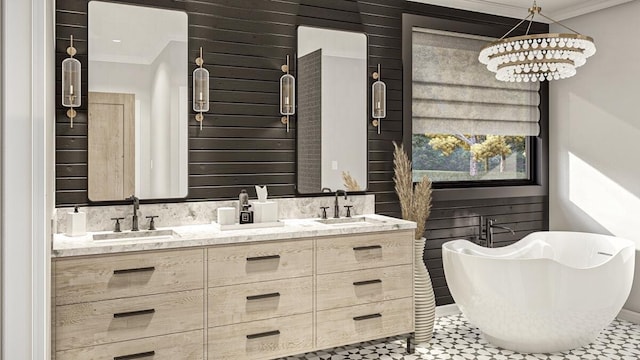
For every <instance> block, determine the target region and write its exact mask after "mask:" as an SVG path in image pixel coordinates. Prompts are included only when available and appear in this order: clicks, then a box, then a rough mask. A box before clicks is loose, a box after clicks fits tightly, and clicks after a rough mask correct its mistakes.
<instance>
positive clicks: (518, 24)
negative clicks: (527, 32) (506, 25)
mask: <svg viewBox="0 0 640 360" xmlns="http://www.w3.org/2000/svg"><path fill="white" fill-rule="evenodd" d="M532 15H533V14H529V15H527V17H526V18H524V19H522V20H521V21H520V22H519V23H517V24H516V26H514V27H512V28H511V30H509V31H507V33H506V34H504V35H502V37H501V38H500V39H499V40H502V39H504V38H506V37H507V36H509V34H511V33H512V32H513V30H515V29H516V28H517V27H518V26H520V25H522V23H523V22H525V21H527V20H528V19H529V17H531V19H533V16H532Z"/></svg>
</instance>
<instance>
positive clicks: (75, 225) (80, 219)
mask: <svg viewBox="0 0 640 360" xmlns="http://www.w3.org/2000/svg"><path fill="white" fill-rule="evenodd" d="M86 233H87V214H85V213H83V212H80V211H78V206H77V205H76V206H75V207H74V209H73V212H68V213H67V236H82V235H85V234H86Z"/></svg>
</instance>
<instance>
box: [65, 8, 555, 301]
mask: <svg viewBox="0 0 640 360" xmlns="http://www.w3.org/2000/svg"><path fill="white" fill-rule="evenodd" d="M123 2H126V3H129V4H139V5H152V6H158V7H165V8H172V9H178V10H184V11H186V12H187V13H188V15H189V59H195V58H196V56H197V53H198V48H199V47H200V46H202V47H204V50H205V54H204V57H205V62H206V64H207V68H208V70H209V71H210V74H211V80H212V83H211V91H210V98H211V99H212V104H211V105H212V111H210V113H208V114H207V115H206V118H205V122H204V129H203V130H202V131H200V130H199V128H198V125H197V123H196V122H195V121H194V120H193V118H191V120H190V122H189V196H188V198H187V200H188V201H197V200H214V199H229V198H235V197H236V196H237V194H238V192H239V190H240V189H241V188H243V187H249V186H252V185H254V184H266V185H268V186H269V194H270V195H273V196H275V197H288V196H295V187H294V186H295V168H296V166H295V124H296V122H295V120H294V121H293V122H292V123H293V124H292V125H293V126H292V128H293V131H292V132H290V133H286V132H285V131H284V127H283V125H282V124H281V123H280V116H279V114H278V79H279V78H280V76H281V75H282V73H281V71H280V65H281V64H282V63H283V62H284V61H285V57H286V55H287V54H291V55H293V54H294V53H295V44H296V27H297V26H298V25H309V26H319V27H326V28H334V29H342V30H352V31H361V32H365V33H366V34H367V36H368V42H369V72H373V71H374V70H375V68H376V66H377V64H378V63H380V64H381V66H382V69H383V74H384V79H385V82H386V84H387V101H388V109H387V118H386V119H385V120H384V121H383V132H382V134H381V135H378V134H377V132H376V131H375V129H374V128H373V127H369V134H368V136H369V185H368V189H369V193H373V194H375V195H376V211H377V212H378V213H381V214H387V215H391V216H397V217H398V216H399V210H400V209H399V204H398V201H397V198H396V196H395V193H394V190H393V181H392V176H393V163H392V160H393V155H392V151H393V146H392V144H391V141H392V140H394V141H397V142H402V13H403V12H406V13H412V14H418V15H428V16H431V17H440V18H445V19H453V20H461V21H465V22H473V23H482V24H487V25H491V26H497V27H500V28H503V29H504V32H506V31H507V30H509V29H510V28H511V26H513V24H514V22H513V20H507V19H504V18H500V17H495V16H490V15H482V14H476V13H470V12H465V11H458V10H452V9H447V8H442V7H437V6H430V5H425V4H419V3H413V2H406V1H404V0H360V1H356V0H316V1H309V0H281V1H278V0H273V1H270V0H242V1H238V0H185V1H172V0H129V1H123ZM87 4H88V1H87V0H57V1H56V37H57V41H56V57H57V59H56V63H57V64H58V69H57V73H58V75H57V77H58V78H57V80H58V82H57V86H56V88H57V89H58V90H56V95H57V96H56V99H57V101H56V103H57V104H60V94H59V91H60V90H59V88H60V76H59V72H60V68H59V66H60V65H59V64H60V63H61V62H62V60H63V59H64V58H65V57H66V54H65V49H66V47H67V46H68V38H69V35H71V34H73V35H74V38H75V42H76V47H77V48H78V52H79V55H78V56H77V57H78V58H79V59H80V61H81V62H82V63H83V64H87V56H86V53H87V44H86V38H87ZM461 31H462V29H461ZM192 69H193V68H191V70H192ZM87 79H88V73H87V69H86V66H85V68H84V69H83V84H82V86H83V91H84V95H85V96H84V97H83V99H82V103H83V104H84V105H83V107H82V108H80V109H79V111H78V113H79V115H78V117H77V118H76V121H75V124H76V125H75V126H74V128H73V129H71V128H69V125H68V119H67V118H66V116H65V115H64V113H65V109H63V108H62V107H61V106H60V105H58V109H57V120H56V204H57V205H58V206H67V205H72V204H88V203H89V201H88V199H87V178H86V176H87V115H86V103H87V101H86V100H87V99H86V89H87ZM190 81H191V79H189V82H190ZM546 208H547V199H546V197H536V198H511V199H494V200H482V201H479V200H475V201H456V202H446V203H435V204H434V207H433V212H432V216H431V218H430V221H429V223H428V232H427V234H426V235H427V237H428V239H429V241H428V245H427V251H426V252H425V261H426V262H427V265H428V268H429V270H430V272H431V274H432V278H433V282H434V287H435V291H436V297H437V302H438V304H445V303H449V302H451V298H450V295H449V293H448V290H447V288H446V284H445V282H444V277H443V271H442V260H441V255H440V250H439V247H440V246H441V244H442V243H443V242H444V241H447V240H450V239H455V238H460V237H468V236H472V235H473V234H475V233H476V232H477V230H476V225H475V224H476V222H477V219H476V218H475V215H476V214H482V215H495V217H496V218H497V219H498V220H499V221H500V222H501V223H503V224H505V225H507V226H511V227H514V229H516V231H517V235H516V236H515V237H513V236H511V235H510V234H508V233H506V234H503V233H499V234H498V236H497V238H498V240H502V241H505V242H503V244H506V243H509V242H510V241H513V240H514V239H516V238H520V237H521V236H523V235H525V234H526V233H528V232H531V231H534V230H538V229H545V228H546V227H547V224H548V221H547V219H546V216H547V210H546Z"/></svg>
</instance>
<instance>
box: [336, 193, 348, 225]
mask: <svg viewBox="0 0 640 360" xmlns="http://www.w3.org/2000/svg"><path fill="white" fill-rule="evenodd" d="M340 193H343V194H344V199H345V200H347V192H346V191H344V190H336V201H335V202H334V204H333V217H334V218H336V219H337V218H339V217H340V206H338V194H340Z"/></svg>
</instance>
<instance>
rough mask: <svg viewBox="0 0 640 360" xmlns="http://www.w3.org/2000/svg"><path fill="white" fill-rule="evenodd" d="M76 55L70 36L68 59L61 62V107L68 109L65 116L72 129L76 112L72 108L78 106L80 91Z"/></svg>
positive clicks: (80, 73)
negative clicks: (69, 121) (69, 120)
mask: <svg viewBox="0 0 640 360" xmlns="http://www.w3.org/2000/svg"><path fill="white" fill-rule="evenodd" d="M76 53H77V51H76V48H74V47H73V35H71V44H70V45H69V47H68V48H67V54H69V57H68V58H66V59H64V60H63V61H62V106H65V107H68V108H69V110H67V116H68V117H69V119H71V128H73V118H75V117H76V115H77V112H76V111H75V109H74V107H79V106H80V100H81V96H82V89H81V87H80V83H81V81H80V80H81V77H82V68H81V65H80V61H78V59H76V58H74V57H73V56H74V55H75V54H76Z"/></svg>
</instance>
